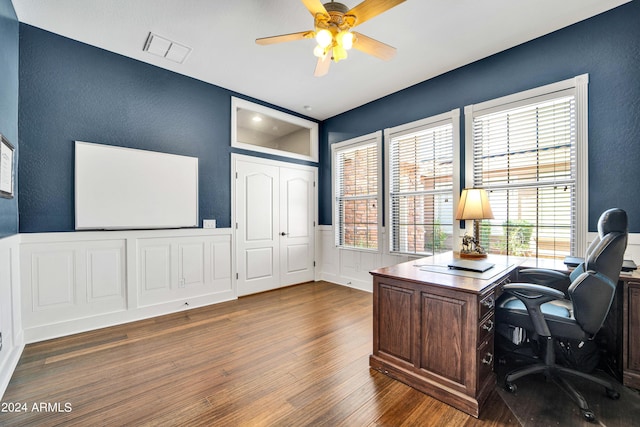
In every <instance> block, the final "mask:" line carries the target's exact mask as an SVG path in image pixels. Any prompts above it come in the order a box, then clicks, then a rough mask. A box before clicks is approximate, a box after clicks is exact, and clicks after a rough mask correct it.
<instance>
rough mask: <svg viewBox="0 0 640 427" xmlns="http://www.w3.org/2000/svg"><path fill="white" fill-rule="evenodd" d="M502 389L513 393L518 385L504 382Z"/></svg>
mask: <svg viewBox="0 0 640 427" xmlns="http://www.w3.org/2000/svg"><path fill="white" fill-rule="evenodd" d="M504 389H505V390H507V391H508V392H509V393H512V394H513V393H515V392H516V391H518V386H517V385H515V384H514V383H509V382H507V383H505V384H504Z"/></svg>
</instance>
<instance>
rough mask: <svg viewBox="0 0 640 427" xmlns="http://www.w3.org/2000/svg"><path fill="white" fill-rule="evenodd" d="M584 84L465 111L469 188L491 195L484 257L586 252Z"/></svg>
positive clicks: (581, 79)
mask: <svg viewBox="0 0 640 427" xmlns="http://www.w3.org/2000/svg"><path fill="white" fill-rule="evenodd" d="M586 84H587V78H586V76H585V77H578V78H576V79H570V80H567V81H563V82H560V83H556V84H553V85H549V86H545V87H542V88H538V89H534V90H531V91H527V92H523V93H520V94H516V95H512V96H509V97H505V98H500V99H498V100H494V101H488V102H486V103H483V104H477V105H473V106H470V107H467V108H465V114H466V119H467V132H471V135H468V136H467V138H466V141H467V158H468V159H470V161H469V162H468V163H467V164H468V165H469V164H470V166H471V170H470V171H469V170H468V171H467V177H469V176H471V179H472V183H469V184H470V185H469V186H473V187H477V188H485V189H486V190H487V191H488V192H489V200H490V202H491V208H492V210H493V214H494V219H493V220H484V221H482V223H481V224H480V244H481V245H482V246H483V247H484V248H485V249H487V250H488V251H489V252H493V253H503V254H509V255H517V256H532V257H539V258H558V259H562V258H564V257H565V256H567V255H572V254H575V253H582V252H583V251H584V250H585V246H584V243H579V241H582V242H584V241H585V240H586V228H587V223H586V218H584V217H585V216H586V212H587V206H588V205H587V200H586V199H587V192H586V188H587V185H586V176H587V174H586V167H587V163H586V158H587V157H586V126H585V125H586V110H587V108H586ZM579 172H580V173H579ZM581 211H582V212H584V213H585V215H579V213H580V212H581ZM577 230H584V233H583V234H584V238H583V239H579V237H578V233H577Z"/></svg>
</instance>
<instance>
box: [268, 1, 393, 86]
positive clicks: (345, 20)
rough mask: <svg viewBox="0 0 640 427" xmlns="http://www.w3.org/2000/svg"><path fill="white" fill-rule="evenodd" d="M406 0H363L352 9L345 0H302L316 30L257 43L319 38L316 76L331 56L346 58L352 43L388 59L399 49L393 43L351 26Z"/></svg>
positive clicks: (336, 59)
mask: <svg viewBox="0 0 640 427" xmlns="http://www.w3.org/2000/svg"><path fill="white" fill-rule="evenodd" d="M404 1H405V0H364V1H363V2H362V3H360V4H358V5H357V6H356V7H354V8H353V9H349V8H348V7H347V6H345V5H344V4H342V3H338V2H334V1H331V2H328V3H325V4H322V3H321V2H320V0H302V3H303V4H304V5H305V7H306V8H307V9H309V12H311V15H313V20H314V22H313V24H314V29H313V30H309V31H301V32H298V33H291V34H282V35H279V36H273V37H263V38H260V39H256V43H257V44H259V45H268V44H274V43H282V42H288V41H294V40H301V39H315V40H316V41H317V42H318V45H317V46H316V48H315V49H314V51H313V53H314V55H315V56H317V57H318V61H317V63H316V69H315V72H314V75H315V76H316V77H320V76H324V75H325V74H327V73H328V72H329V65H330V64H331V60H332V59H333V61H334V62H338V61H341V60H343V59H345V58H346V57H347V51H348V50H349V49H351V48H352V47H354V48H356V49H358V50H360V51H362V52H364V53H367V54H369V55H373V56H375V57H377V58H380V59H383V60H385V61H387V60H389V59H391V58H393V57H394V56H395V54H396V49H395V48H394V47H391V46H389V45H388V44H385V43H382V42H379V41H377V40H374V39H372V38H371V37H367V36H365V35H364V34H361V33H357V32H355V31H351V30H352V28H354V27H356V26H358V25H360V24H362V23H363V22H366V21H368V20H369V19H371V18H373V17H375V16H377V15H380V14H381V13H383V12H386V11H387V10H389V9H391V8H392V7H394V6H397V5H399V4H400V3H403V2H404Z"/></svg>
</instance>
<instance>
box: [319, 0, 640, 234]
mask: <svg viewBox="0 0 640 427" xmlns="http://www.w3.org/2000/svg"><path fill="white" fill-rule="evenodd" d="M584 73H588V74H589V229H590V230H591V231H595V230H596V222H597V219H598V216H599V215H600V213H601V212H602V211H604V210H605V209H607V208H609V207H613V206H616V207H620V208H623V209H625V210H626V211H627V212H628V213H629V219H630V227H629V229H630V231H632V232H640V202H639V200H640V190H638V189H639V188H640V2H638V1H633V2H630V3H627V4H625V5H623V6H620V7H618V8H616V9H613V10H611V11H609V12H606V13H604V14H601V15H599V16H596V17H593V18H591V19H589V20H586V21H583V22H580V23H577V24H575V25H573V26H570V27H567V28H565V29H562V30H559V31H557V32H555V33H552V34H549V35H547V36H544V37H541V38H538V39H536V40H533V41H531V42H528V43H525V44H522V45H520V46H517V47H514V48H512V49H509V50H507V51H504V52H501V53H499V54H496V55H493V56H491V57H488V58H485V59H483V60H480V61H477V62H475V63H472V64H470V65H467V66H465V67H461V68H458V69H456V70H454V71H451V72H449V73H446V74H444V75H441V76H438V77H436V78H433V79H431V80H427V81H425V82H422V83H420V84H417V85H415V86H412V87H410V88H408V89H405V90H403V91H400V92H397V93H394V94H392V95H389V96H387V97H385V98H382V99H379V100H377V101H374V102H371V103H369V104H366V105H363V106H361V107H358V108H356V109H354V110H351V111H348V112H346V113H344V114H341V115H338V116H335V117H332V118H330V119H328V120H326V121H325V122H323V124H322V134H321V140H320V142H321V145H320V146H321V152H320V163H321V170H320V186H319V188H320V212H319V215H320V218H319V219H320V224H331V221H332V218H331V159H330V144H332V143H334V142H338V141H341V140H344V139H348V138H352V137H356V136H360V135H364V134H367V133H370V132H374V131H376V130H380V129H384V128H388V127H392V126H397V125H399V124H403V123H407V122H410V121H413V120H417V119H421V118H424V117H429V116H432V115H435V114H439V113H442V112H446V111H449V110H452V109H454V108H464V106H465V105H469V104H474V103H478V102H482V101H486V100H489V99H493V98H497V97H500V96H504V95H508V94H511V93H514V92H519V91H522V90H526V89H531V88H534V87H537V86H542V85H545V84H548V83H553V82H556V81H560V80H564V79H567V78H571V77H574V76H576V75H579V74H584ZM461 113H462V111H461ZM463 118H464V116H462V119H463ZM462 121H464V120H462ZM461 127H462V129H461V130H462V133H461V135H462V141H461V142H462V147H464V123H463V124H462V125H461ZM462 152H464V150H462Z"/></svg>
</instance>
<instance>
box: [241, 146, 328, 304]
mask: <svg viewBox="0 0 640 427" xmlns="http://www.w3.org/2000/svg"><path fill="white" fill-rule="evenodd" d="M238 161H243V162H249V163H257V164H262V165H270V166H276V167H284V168H290V169H300V170H305V171H310V172H313V182H314V186H313V195H312V197H313V224H314V227H313V251H314V259H315V261H314V268H313V279H314V280H316V281H317V280H319V277H318V267H319V266H320V265H321V262H320V261H321V260H319V259H318V257H319V256H320V250H319V247H318V244H319V242H318V166H312V165H303V164H298V163H292V162H285V161H282V160H274V159H267V158H263V157H256V156H249V155H246V154H238V153H231V231H232V251H233V254H232V259H233V261H232V266H233V270H232V271H233V273H232V281H233V289H234V294H235V295H236V296H237V295H238V282H237V280H238V260H237V256H236V255H237V254H236V250H237V240H236V239H237V230H238V216H237V214H238V213H237V212H236V201H237V200H236V195H237V188H236V187H237V179H236V177H237V173H238V171H237V163H238Z"/></svg>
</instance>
